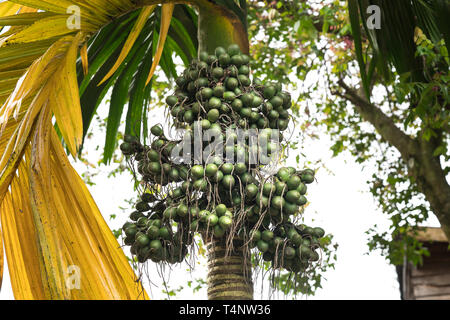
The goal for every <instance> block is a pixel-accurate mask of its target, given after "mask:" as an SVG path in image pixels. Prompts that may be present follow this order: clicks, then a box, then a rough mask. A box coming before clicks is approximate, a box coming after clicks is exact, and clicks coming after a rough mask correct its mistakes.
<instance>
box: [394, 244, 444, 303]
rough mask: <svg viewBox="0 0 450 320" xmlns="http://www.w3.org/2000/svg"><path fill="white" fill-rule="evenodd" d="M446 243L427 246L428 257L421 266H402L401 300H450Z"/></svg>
mask: <svg viewBox="0 0 450 320" xmlns="http://www.w3.org/2000/svg"><path fill="white" fill-rule="evenodd" d="M448 246H449V244H448V243H445V242H434V243H429V244H427V247H428V249H429V251H430V256H429V257H425V258H424V261H423V265H422V266H417V267H414V266H412V265H411V264H406V266H405V265H404V266H403V272H402V277H403V279H402V281H403V283H402V284H403V285H402V290H403V299H408V300H410V299H414V300H450V251H449V250H448Z"/></svg>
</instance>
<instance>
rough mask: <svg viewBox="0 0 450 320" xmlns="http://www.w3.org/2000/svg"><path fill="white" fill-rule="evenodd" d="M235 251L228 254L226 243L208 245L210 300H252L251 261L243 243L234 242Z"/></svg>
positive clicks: (216, 242) (210, 243)
mask: <svg viewBox="0 0 450 320" xmlns="http://www.w3.org/2000/svg"><path fill="white" fill-rule="evenodd" d="M233 247H234V250H231V251H230V252H227V248H226V245H225V241H224V240H221V241H218V240H212V241H210V242H209V243H208V245H207V248H208V299H209V300H252V299H253V282H252V268H251V260H250V255H249V254H248V252H245V253H244V250H242V242H241V241H239V240H234V241H233Z"/></svg>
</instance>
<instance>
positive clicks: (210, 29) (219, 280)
mask: <svg viewBox="0 0 450 320" xmlns="http://www.w3.org/2000/svg"><path fill="white" fill-rule="evenodd" d="M201 4H202V5H199V23H198V38H199V39H198V40H199V52H200V51H206V52H208V53H209V54H213V53H214V49H215V48H216V47H218V46H222V47H224V48H226V47H228V46H229V45H230V44H233V43H236V44H238V45H239V46H240V47H241V51H242V52H243V53H246V54H248V52H249V44H248V35H247V30H246V28H245V26H244V25H243V24H242V22H241V21H240V20H239V18H238V17H237V16H236V15H235V14H234V13H233V12H231V11H229V10H227V9H226V8H224V7H221V6H218V5H214V4H212V3H209V2H206V3H204V2H201ZM232 247H233V250H229V251H227V246H226V244H225V240H221V241H218V240H210V241H209V243H208V244H207V248H208V299H209V300H251V299H253V283H252V269H251V260H250V255H249V252H244V251H243V249H242V242H241V241H239V240H237V239H234V240H233V246H232Z"/></svg>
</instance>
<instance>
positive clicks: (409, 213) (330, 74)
mask: <svg viewBox="0 0 450 320" xmlns="http://www.w3.org/2000/svg"><path fill="white" fill-rule="evenodd" d="M371 4H378V5H382V6H381V9H382V28H381V29H380V30H370V29H368V28H367V27H366V25H365V21H366V20H367V18H368V15H367V14H366V8H367V5H368V1H349V7H347V3H346V2H345V1H332V0H329V1H320V2H316V1H299V2H297V1H296V2H293V1H278V2H276V3H272V2H268V1H250V5H249V33H250V39H252V43H251V55H252V57H253V58H254V59H255V63H254V65H253V70H254V72H255V73H256V74H257V75H258V74H261V75H262V74H266V75H267V77H268V78H269V79H279V80H281V81H283V82H284V83H286V84H288V85H289V86H291V87H292V88H293V89H292V90H291V91H295V90H297V91H298V96H297V97H295V96H293V102H294V104H296V105H297V110H299V112H298V113H297V115H298V119H297V120H298V122H299V124H300V127H301V128H302V129H304V130H305V133H307V134H309V135H310V136H311V137H316V136H317V135H318V131H319V130H321V129H325V130H326V132H327V133H328V134H329V136H330V137H331V138H332V140H333V145H332V147H331V151H332V152H333V155H334V156H337V155H339V154H341V153H343V152H348V153H350V154H351V155H353V156H354V159H355V162H356V163H359V164H361V165H363V166H365V167H367V168H373V179H371V180H370V181H368V184H369V188H370V191H371V193H372V194H373V196H374V198H375V200H376V201H377V203H378V204H379V207H380V209H381V210H382V211H383V212H384V213H385V214H386V215H387V217H388V218H389V219H390V221H391V225H390V228H389V230H382V229H380V228H378V227H377V226H374V227H373V228H371V229H370V230H368V234H369V235H370V237H371V239H370V240H369V243H368V244H369V250H378V249H381V250H382V252H383V253H384V254H385V256H386V257H387V258H388V259H389V261H391V262H392V263H394V264H399V263H403V256H404V254H406V256H407V258H408V259H409V260H410V261H412V262H413V263H420V261H421V257H422V256H423V254H426V249H425V248H424V247H422V244H420V243H419V242H418V241H417V240H415V238H414V232H415V230H417V226H418V225H419V224H421V223H424V222H425V221H426V220H427V218H428V217H429V215H430V213H431V210H430V205H429V203H428V201H427V199H425V197H424V194H423V193H422V192H423V191H422V190H420V188H419V185H418V178H420V176H419V177H418V176H417V175H414V174H412V172H411V170H410V168H409V167H408V163H407V162H408V161H407V160H405V159H404V158H403V157H402V156H401V154H400V153H399V152H398V150H397V149H396V148H395V147H393V146H392V144H390V143H389V142H388V141H386V140H385V139H383V138H382V137H381V135H380V132H379V131H376V130H374V127H373V126H372V124H371V123H368V122H365V120H366V119H364V118H363V117H362V116H361V113H360V112H359V110H358V109H357V108H355V107H353V106H352V103H350V101H349V99H348V97H347V96H345V94H343V91H342V87H341V86H340V84H339V81H340V80H342V79H344V80H345V82H346V83H352V84H353V85H354V88H355V92H357V93H358V95H359V96H360V97H363V98H364V97H367V96H368V95H369V97H370V99H371V101H372V103H373V104H374V105H376V107H377V108H379V109H380V110H381V111H382V112H383V113H384V114H385V115H386V116H388V117H389V119H390V121H393V123H395V125H396V126H397V127H398V128H402V130H403V131H404V132H405V134H407V135H409V136H410V137H411V138H412V139H416V140H417V141H420V139H423V140H424V141H425V142H427V143H429V144H430V145H432V146H433V147H432V150H433V151H432V155H430V156H433V157H440V160H441V163H442V170H443V173H444V175H448V173H449V171H450V168H449V166H448V163H449V162H448V161H449V157H450V155H449V152H448V142H449V126H448V124H449V123H450V109H449V108H448V105H449V95H448V87H449V73H448V70H449V57H448V50H447V47H448V45H449V43H448V41H447V42H445V41H444V40H445V39H448V32H447V31H446V30H448V28H446V27H445V26H446V25H447V26H448V19H442V18H439V17H440V16H441V15H442V12H447V11H446V10H448V6H447V5H446V4H444V2H443V1H383V2H381V1H371ZM348 10H350V12H349V11H348ZM349 13H350V14H349ZM414 14H416V15H417V17H418V18H417V20H414ZM447 16H448V15H447ZM293 21H294V23H293ZM383 24H384V25H383ZM352 26H353V28H352ZM415 27H416V28H415ZM352 29H353V30H352ZM280 61H283V62H284V63H283V64H280V63H279V62H280ZM276 65H279V67H278V68H274V67H273V66H276ZM293 109H295V107H293ZM411 161H413V160H409V162H411ZM412 164H414V163H412ZM410 165H411V163H410ZM422 177H423V176H422Z"/></svg>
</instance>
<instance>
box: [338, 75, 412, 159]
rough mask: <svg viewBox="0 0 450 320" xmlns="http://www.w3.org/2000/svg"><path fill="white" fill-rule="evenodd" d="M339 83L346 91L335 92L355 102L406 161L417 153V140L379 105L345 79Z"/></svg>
mask: <svg viewBox="0 0 450 320" xmlns="http://www.w3.org/2000/svg"><path fill="white" fill-rule="evenodd" d="M338 84H339V86H340V87H341V88H342V89H344V92H343V93H341V92H335V94H337V95H339V96H340V97H342V98H344V99H346V100H348V101H350V102H351V103H353V104H354V105H355V107H356V108H357V111H358V112H359V114H360V115H361V116H362V117H363V119H364V120H366V121H368V122H370V123H371V124H372V125H373V126H374V127H375V129H376V130H377V131H378V133H379V134H380V135H381V137H382V138H383V139H384V140H386V141H387V142H388V143H389V144H391V145H392V146H394V147H395V148H397V150H398V151H399V152H400V154H401V155H402V157H403V159H404V160H405V161H406V162H407V161H408V160H409V159H410V158H411V157H412V156H413V155H415V154H417V152H418V145H417V142H416V141H415V140H414V139H412V138H411V137H409V136H408V135H407V134H406V133H404V132H403V131H402V130H400V129H399V128H398V127H397V126H396V125H395V123H394V121H392V119H391V118H389V117H388V116H387V115H386V114H385V113H384V112H383V111H381V110H380V109H379V108H378V107H377V106H375V105H374V104H371V103H369V102H368V101H367V100H366V99H365V98H363V97H361V96H360V95H359V94H358V91H357V90H355V89H353V88H350V87H349V86H347V85H346V84H345V82H344V80H342V79H341V80H339V81H338Z"/></svg>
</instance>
